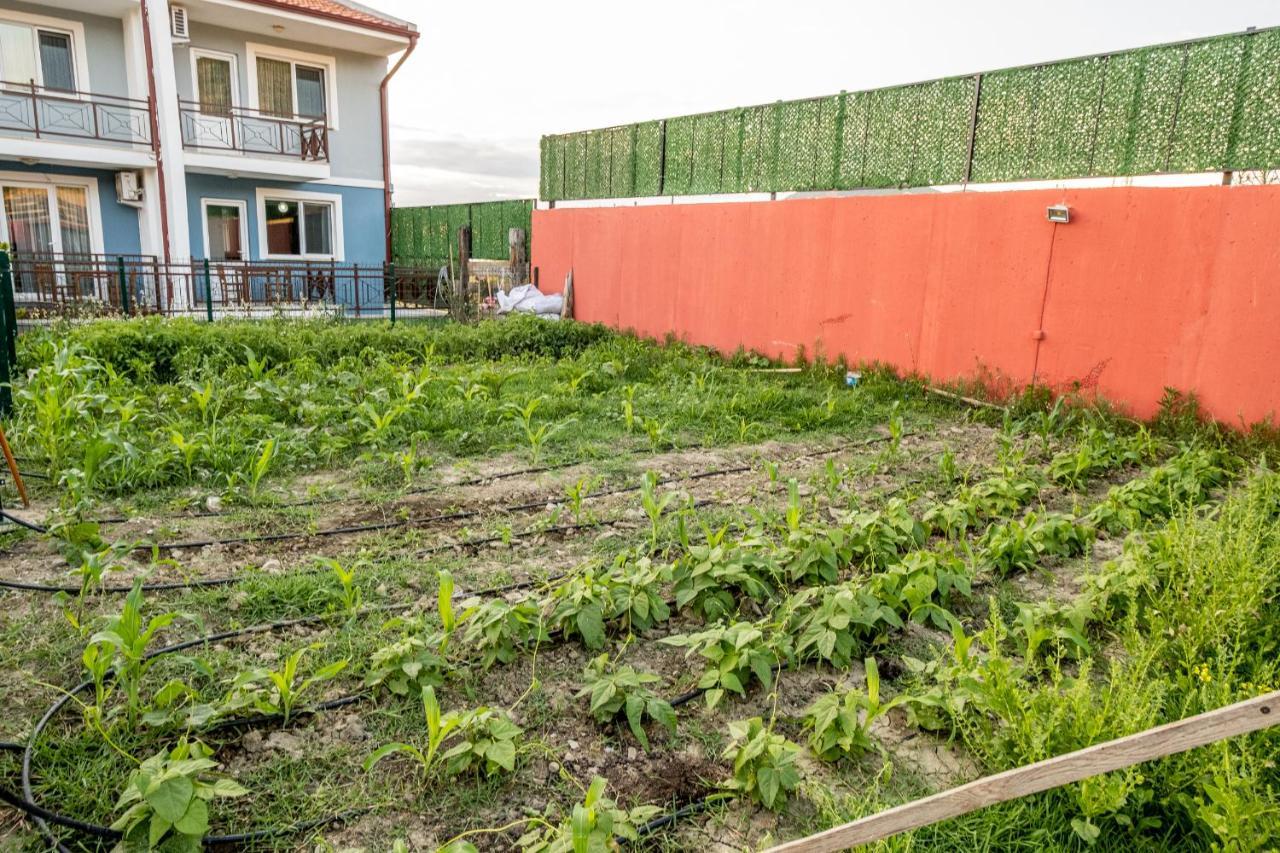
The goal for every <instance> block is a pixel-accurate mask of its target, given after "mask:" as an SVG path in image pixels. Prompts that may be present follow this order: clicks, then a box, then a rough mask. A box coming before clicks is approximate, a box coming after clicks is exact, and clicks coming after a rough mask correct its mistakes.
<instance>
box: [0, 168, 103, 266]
mask: <svg viewBox="0 0 1280 853" xmlns="http://www.w3.org/2000/svg"><path fill="white" fill-rule="evenodd" d="M0 189H2V190H3V192H0V200H2V201H3V208H2V209H0V214H3V215H2V216H0V221H2V222H3V225H4V227H3V229H0V230H2V231H3V232H4V233H3V234H0V239H3V240H4V241H6V242H8V243H10V244H12V246H13V248H14V250H15V251H17V252H20V253H28V254H47V253H50V252H52V253H55V254H67V255H85V254H90V253H92V252H93V251H94V246H93V236H92V235H93V232H92V230H91V228H90V220H89V191H88V190H87V189H86V188H85V187H83V186H71V185H63V184H45V185H35V184H25V183H21V182H17V181H13V182H11V181H8V180H5V181H4V182H3V183H2V184H0ZM99 251H101V250H100V249H99Z"/></svg>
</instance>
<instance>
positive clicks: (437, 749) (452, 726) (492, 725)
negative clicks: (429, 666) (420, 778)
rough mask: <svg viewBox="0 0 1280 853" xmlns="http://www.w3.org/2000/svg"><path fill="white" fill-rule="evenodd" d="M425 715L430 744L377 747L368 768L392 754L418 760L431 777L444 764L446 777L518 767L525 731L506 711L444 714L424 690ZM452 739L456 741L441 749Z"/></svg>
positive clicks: (489, 773) (429, 691) (430, 691)
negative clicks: (517, 746) (519, 740)
mask: <svg viewBox="0 0 1280 853" xmlns="http://www.w3.org/2000/svg"><path fill="white" fill-rule="evenodd" d="M422 709H423V716H424V718H425V720H426V724H427V745H426V748H425V749H423V748H420V747H417V746H414V745H413V744H410V743H389V744H386V745H385V746H382V747H380V748H378V749H377V750H374V752H373V753H372V754H371V755H370V756H369V757H368V758H367V759H366V760H365V763H364V768H365V771H366V772H367V771H369V770H371V769H372V768H373V766H374V765H376V764H377V763H378V762H380V761H382V760H383V759H384V758H387V757H388V756H390V755H396V754H404V755H408V756H409V757H410V758H412V759H413V760H414V762H416V763H417V765H418V768H419V770H420V771H421V772H422V774H423V775H424V776H429V775H430V774H431V773H433V772H434V771H435V770H436V769H437V767H438V766H439V765H440V764H441V763H443V765H444V767H443V772H444V775H445V776H446V777H453V776H457V775H459V774H462V773H465V772H467V771H468V770H470V771H474V772H476V773H480V772H483V774H484V775H486V776H495V775H497V774H499V773H501V772H507V773H511V772H513V771H514V770H515V767H516V752H517V749H516V740H517V739H518V738H519V737H520V735H521V734H522V732H523V730H522V729H521V728H520V727H519V726H517V725H516V724H515V723H513V722H512V721H511V718H510V717H509V716H508V715H507V714H506V712H504V711H500V710H496V709H492V708H477V709H475V710H471V711H461V712H459V711H450V712H448V713H447V714H442V713H441V710H440V703H439V700H437V699H436V694H435V690H434V689H432V688H431V687H424V688H423V690H422ZM451 738H453V739H456V743H454V744H453V745H452V746H450V747H449V748H448V749H446V750H445V751H444V752H441V749H442V748H443V747H444V745H445V743H446V742H447V741H449V740H450V739H451Z"/></svg>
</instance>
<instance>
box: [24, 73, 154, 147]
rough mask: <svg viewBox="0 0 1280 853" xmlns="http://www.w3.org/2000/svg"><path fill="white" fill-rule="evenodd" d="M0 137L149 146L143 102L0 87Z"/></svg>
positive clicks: (32, 84)
mask: <svg viewBox="0 0 1280 853" xmlns="http://www.w3.org/2000/svg"><path fill="white" fill-rule="evenodd" d="M0 135H5V136H24V137H29V138H32V139H45V138H53V137H64V138H69V139H80V140H86V141H93V142H106V143H112V144H117V145H148V146H149V145H150V144H151V106H150V103H149V102H147V101H142V100H137V99H135V98H121V97H117V96H115V95H102V94H97V93H93V92H76V91H69V90H62V89H49V88H46V87H44V86H39V85H36V83H35V81H29V82H26V83H12V82H0Z"/></svg>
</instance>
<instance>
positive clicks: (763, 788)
mask: <svg viewBox="0 0 1280 853" xmlns="http://www.w3.org/2000/svg"><path fill="white" fill-rule="evenodd" d="M756 787H757V788H758V789H759V791H760V802H762V803H764V805H765V807H766V808H770V809H771V808H773V804H774V801H775V800H776V799H777V798H778V789H779V788H780V787H781V783H780V782H779V780H778V774H777V772H776V771H775V770H774V769H773V768H772V767H761V768H760V772H758V773H757V774H756Z"/></svg>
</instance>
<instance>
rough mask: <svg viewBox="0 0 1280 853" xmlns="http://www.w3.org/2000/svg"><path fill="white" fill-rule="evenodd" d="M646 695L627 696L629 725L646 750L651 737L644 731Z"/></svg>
mask: <svg viewBox="0 0 1280 853" xmlns="http://www.w3.org/2000/svg"><path fill="white" fill-rule="evenodd" d="M643 721H644V697H642V696H628V697H627V725H628V726H630V727H631V733H632V734H633V735H635V736H636V740H638V741H640V745H641V746H642V747H644V749H645V751H646V752H647V751H648V750H649V737H648V735H646V734H645V733H644V726H643V725H642V723H643Z"/></svg>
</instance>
